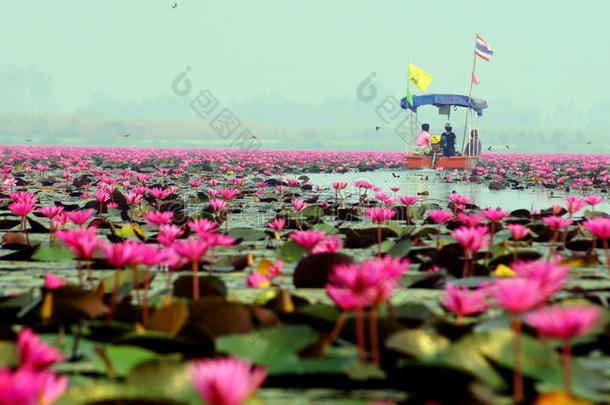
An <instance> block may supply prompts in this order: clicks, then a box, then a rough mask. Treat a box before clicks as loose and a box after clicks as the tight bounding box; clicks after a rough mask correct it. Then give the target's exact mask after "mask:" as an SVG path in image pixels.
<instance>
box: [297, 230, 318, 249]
mask: <svg viewBox="0 0 610 405" xmlns="http://www.w3.org/2000/svg"><path fill="white" fill-rule="evenodd" d="M289 237H290V239H292V240H294V241H295V242H296V243H297V244H299V245H300V246H302V247H304V248H305V249H307V250H311V249H313V247H314V246H316V244H317V243H318V242H320V241H321V240H322V239H324V238H326V232H324V231H296V232H292V233H291V234H290V235H289Z"/></svg>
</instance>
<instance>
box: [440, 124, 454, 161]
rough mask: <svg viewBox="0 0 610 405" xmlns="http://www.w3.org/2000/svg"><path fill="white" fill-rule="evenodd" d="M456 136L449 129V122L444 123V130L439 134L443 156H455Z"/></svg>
mask: <svg viewBox="0 0 610 405" xmlns="http://www.w3.org/2000/svg"><path fill="white" fill-rule="evenodd" d="M456 144H457V137H456V136H455V134H454V133H453V131H452V130H451V123H449V122H448V123H447V124H445V132H443V134H442V135H441V147H442V148H443V156H446V157H451V156H455V145H456Z"/></svg>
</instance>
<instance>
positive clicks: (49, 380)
mask: <svg viewBox="0 0 610 405" xmlns="http://www.w3.org/2000/svg"><path fill="white" fill-rule="evenodd" d="M67 388H68V378H67V377H58V376H56V375H55V374H53V373H51V372H48V371H35V370H32V369H29V368H20V369H18V370H17V371H14V372H12V371H10V370H9V369H7V368H3V369H1V368H0V405H52V404H53V402H55V400H57V398H59V397H60V396H61V395H62V394H63V393H64V392H65V391H66V389H67Z"/></svg>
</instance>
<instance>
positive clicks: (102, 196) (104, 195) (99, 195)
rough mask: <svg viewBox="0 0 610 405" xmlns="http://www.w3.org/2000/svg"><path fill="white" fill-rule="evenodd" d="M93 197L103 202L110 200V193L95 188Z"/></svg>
mask: <svg viewBox="0 0 610 405" xmlns="http://www.w3.org/2000/svg"><path fill="white" fill-rule="evenodd" d="M93 197H94V198H95V199H96V200H97V201H98V202H100V203H103V202H106V201H108V200H110V193H108V192H107V191H106V190H102V189H97V190H95V193H94V194H93Z"/></svg>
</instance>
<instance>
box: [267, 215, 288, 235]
mask: <svg viewBox="0 0 610 405" xmlns="http://www.w3.org/2000/svg"><path fill="white" fill-rule="evenodd" d="M267 225H268V226H269V228H271V229H273V230H274V231H277V232H279V231H281V230H282V229H284V226H285V225H286V220H285V219H284V218H276V219H274V220H273V221H270V222H269V223H268V224H267Z"/></svg>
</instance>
